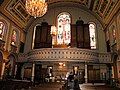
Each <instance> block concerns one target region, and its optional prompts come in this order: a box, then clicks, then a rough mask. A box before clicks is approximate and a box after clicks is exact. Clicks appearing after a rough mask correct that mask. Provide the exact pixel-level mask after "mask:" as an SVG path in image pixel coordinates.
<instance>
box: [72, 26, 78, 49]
mask: <svg viewBox="0 0 120 90" xmlns="http://www.w3.org/2000/svg"><path fill="white" fill-rule="evenodd" d="M71 47H77V40H76V25H75V24H72V25H71Z"/></svg>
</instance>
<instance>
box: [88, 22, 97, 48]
mask: <svg viewBox="0 0 120 90" xmlns="http://www.w3.org/2000/svg"><path fill="white" fill-rule="evenodd" d="M95 29H96V27H95V24H94V23H89V32H90V47H91V49H96V35H95V31H96V30H95Z"/></svg>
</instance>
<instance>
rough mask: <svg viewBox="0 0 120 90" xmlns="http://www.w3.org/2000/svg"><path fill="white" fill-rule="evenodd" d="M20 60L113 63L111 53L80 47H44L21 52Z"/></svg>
mask: <svg viewBox="0 0 120 90" xmlns="http://www.w3.org/2000/svg"><path fill="white" fill-rule="evenodd" d="M18 61H22V62H23V61H29V62H32V61H75V62H76V61H77V62H96V63H112V60H111V54H110V53H99V52H98V51H95V50H88V49H78V48H65V49H63V48H42V49H34V50H31V51H30V52H29V53H26V54H20V55H19V58H18Z"/></svg>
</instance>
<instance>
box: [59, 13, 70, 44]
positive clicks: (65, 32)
mask: <svg viewBox="0 0 120 90" xmlns="http://www.w3.org/2000/svg"><path fill="white" fill-rule="evenodd" d="M70 23H71V18H70V14H69V13H67V12H62V13H60V14H59V15H58V17H57V44H58V45H62V44H65V45H69V44H70V41H71V31H70Z"/></svg>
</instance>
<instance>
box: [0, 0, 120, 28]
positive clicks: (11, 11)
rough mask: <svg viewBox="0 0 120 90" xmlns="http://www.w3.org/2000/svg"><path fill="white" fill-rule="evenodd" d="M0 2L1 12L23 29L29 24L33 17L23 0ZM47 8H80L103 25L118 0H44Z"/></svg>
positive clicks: (116, 6) (117, 6)
mask: <svg viewBox="0 0 120 90" xmlns="http://www.w3.org/2000/svg"><path fill="white" fill-rule="evenodd" d="M2 1H3V2H0V4H1V6H0V10H1V12H2V14H4V15H5V16H7V17H8V18H9V19H11V20H12V21H13V22H15V23H16V24H18V25H19V26H20V27H22V28H23V29H24V28H25V27H26V25H28V24H30V23H31V22H32V21H33V19H34V18H31V16H30V15H28V13H27V12H26V10H25V0H2ZM46 1H47V3H48V9H51V8H53V7H58V6H62V5H63V6H65V5H67V6H69V5H73V6H75V7H79V8H82V9H84V10H87V11H89V12H91V11H92V13H93V14H94V15H95V16H96V18H98V19H99V20H100V21H102V23H103V24H104V25H106V24H107V23H109V21H110V19H111V18H112V17H113V16H114V14H115V12H117V11H118V10H119V9H120V0H46Z"/></svg>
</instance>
